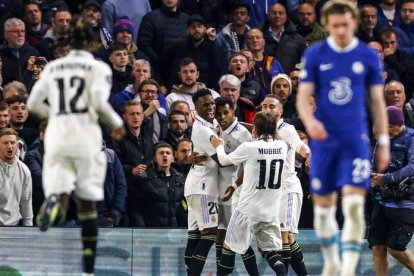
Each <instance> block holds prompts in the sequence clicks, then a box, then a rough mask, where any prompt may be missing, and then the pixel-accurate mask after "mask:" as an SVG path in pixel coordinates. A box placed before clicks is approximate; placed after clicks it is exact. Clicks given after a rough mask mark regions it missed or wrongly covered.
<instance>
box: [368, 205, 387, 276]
mask: <svg viewBox="0 0 414 276" xmlns="http://www.w3.org/2000/svg"><path fill="white" fill-rule="evenodd" d="M384 211H385V207H384V206H382V205H380V204H379V203H378V202H374V205H373V208H372V212H371V216H370V217H371V219H370V228H369V232H368V243H369V247H370V248H371V249H372V257H373V261H374V269H375V274H376V275H377V276H385V275H388V256H387V246H386V244H387V237H388V236H389V235H388V232H389V231H388V228H389V226H390V225H392V224H391V222H389V221H388V217H387V214H386V213H385V212H384Z"/></svg>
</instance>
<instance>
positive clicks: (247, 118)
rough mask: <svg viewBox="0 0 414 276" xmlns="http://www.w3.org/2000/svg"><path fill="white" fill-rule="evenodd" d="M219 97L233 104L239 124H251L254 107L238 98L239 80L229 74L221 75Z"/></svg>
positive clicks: (243, 99) (247, 101)
mask: <svg viewBox="0 0 414 276" xmlns="http://www.w3.org/2000/svg"><path fill="white" fill-rule="evenodd" d="M219 85H220V96H221V97H225V98H230V99H231V100H232V101H233V103H234V113H235V116H236V117H237V119H238V121H239V122H246V123H249V124H252V123H253V118H254V115H255V114H256V107H255V106H254V105H253V104H252V103H251V101H249V100H246V99H245V98H243V97H240V87H241V82H240V80H239V79H238V78H237V77H236V76H234V75H231V74H228V75H223V76H222V77H221V78H220V80H219Z"/></svg>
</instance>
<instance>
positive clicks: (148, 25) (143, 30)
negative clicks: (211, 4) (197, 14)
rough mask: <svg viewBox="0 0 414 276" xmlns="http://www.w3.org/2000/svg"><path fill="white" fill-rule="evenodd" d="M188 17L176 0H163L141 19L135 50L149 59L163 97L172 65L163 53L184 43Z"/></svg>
mask: <svg viewBox="0 0 414 276" xmlns="http://www.w3.org/2000/svg"><path fill="white" fill-rule="evenodd" d="M187 20H188V14H186V13H184V12H182V11H181V10H180V8H179V6H178V0H162V6H161V7H160V8H158V9H156V10H154V11H152V12H150V13H148V14H146V15H145V16H144V17H143V18H142V22H141V25H140V27H139V30H138V39H137V45H138V47H139V48H140V49H141V50H142V51H143V52H144V53H145V54H146V55H148V56H149V58H150V62H151V65H152V66H153V69H154V71H155V72H157V73H158V74H159V75H158V76H155V78H156V79H157V81H158V83H159V84H160V85H161V86H162V87H161V91H162V92H163V93H164V94H165V93H166V92H167V86H168V81H169V73H170V72H171V66H170V62H169V59H170V57H168V56H167V55H166V54H167V53H168V52H169V48H171V47H173V46H174V45H176V44H179V43H183V42H185V41H186V40H187V33H186V29H187Z"/></svg>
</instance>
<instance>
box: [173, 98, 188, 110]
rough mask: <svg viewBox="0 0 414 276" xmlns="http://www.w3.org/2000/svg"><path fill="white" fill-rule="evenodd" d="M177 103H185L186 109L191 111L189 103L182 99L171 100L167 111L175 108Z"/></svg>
mask: <svg viewBox="0 0 414 276" xmlns="http://www.w3.org/2000/svg"><path fill="white" fill-rule="evenodd" d="M179 104H185V105H187V107H188V111H190V112H191V108H190V105H189V104H188V103H187V102H186V101H183V100H176V101H174V102H172V104H171V105H170V108H169V111H170V112H172V111H174V110H175V108H176V106H177V105H179Z"/></svg>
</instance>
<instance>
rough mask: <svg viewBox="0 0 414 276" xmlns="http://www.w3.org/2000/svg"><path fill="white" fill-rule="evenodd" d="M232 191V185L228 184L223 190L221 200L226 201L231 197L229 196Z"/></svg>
mask: <svg viewBox="0 0 414 276" xmlns="http://www.w3.org/2000/svg"><path fill="white" fill-rule="evenodd" d="M233 193H234V187H233V186H231V185H230V186H228V187H227V188H226V190H225V191H224V196H223V198H222V199H221V200H223V201H228V200H229V199H230V198H231V196H232V195H233Z"/></svg>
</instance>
